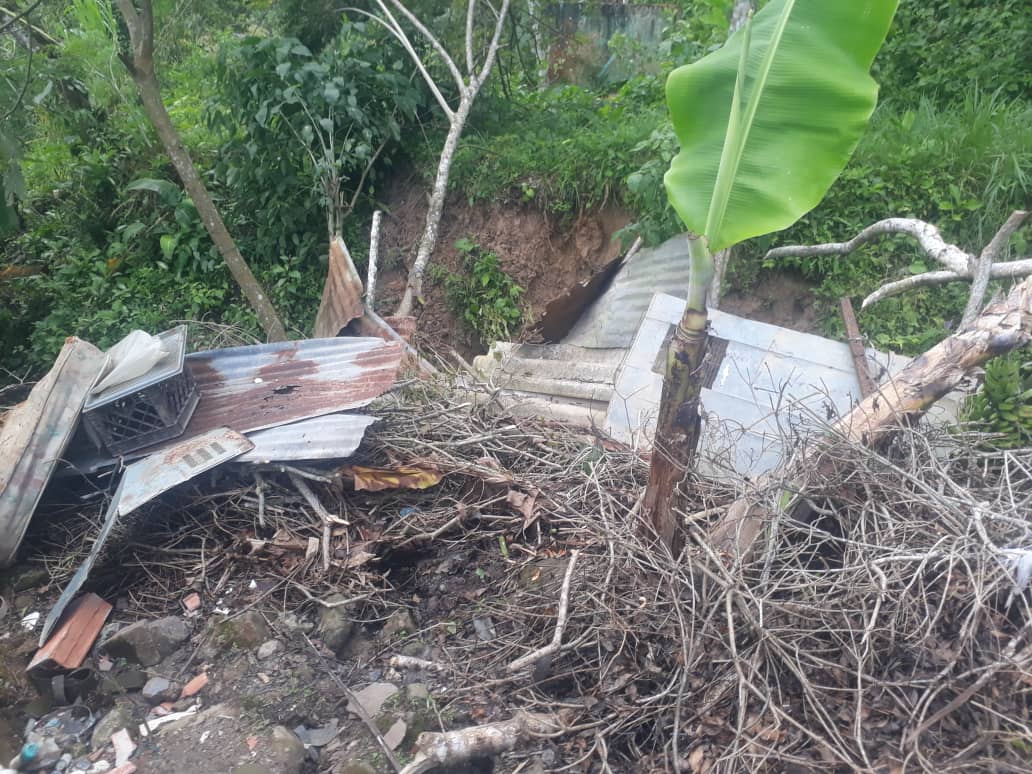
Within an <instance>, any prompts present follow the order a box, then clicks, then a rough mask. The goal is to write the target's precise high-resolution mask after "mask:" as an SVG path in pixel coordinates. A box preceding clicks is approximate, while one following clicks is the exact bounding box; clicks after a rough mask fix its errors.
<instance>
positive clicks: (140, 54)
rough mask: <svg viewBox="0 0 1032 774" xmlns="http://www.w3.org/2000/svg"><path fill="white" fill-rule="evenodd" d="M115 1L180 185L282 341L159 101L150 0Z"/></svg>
mask: <svg viewBox="0 0 1032 774" xmlns="http://www.w3.org/2000/svg"><path fill="white" fill-rule="evenodd" d="M116 5H117V6H118V9H119V11H121V13H122V18H123V19H124V20H125V24H126V27H127V28H128V30H129V41H130V47H131V49H132V51H131V53H125V52H123V53H122V54H121V57H122V61H123V62H124V64H125V66H126V69H127V70H128V71H129V74H130V75H131V76H132V78H133V81H134V82H135V83H136V88H137V90H138V91H139V92H140V100H141V101H142V102H143V109H144V111H145V112H146V113H147V117H148V118H149V119H150V122H151V124H152V125H153V126H154V130H155V131H156V132H157V133H158V138H159V139H160V140H161V144H162V145H163V146H164V147H165V152H166V153H167V154H168V156H169V158H170V159H171V160H172V166H174V167H175V168H176V173H177V174H178V175H179V179H180V180H181V181H182V183H183V188H185V189H186V193H187V194H188V195H189V196H190V198H191V199H193V203H194V205H195V206H196V207H197V213H198V214H199V215H200V216H201V220H202V221H204V227H205V228H206V229H207V230H208V235H209V236H210V237H211V240H212V242H214V243H215V247H216V248H218V251H219V253H221V254H222V259H223V260H224V261H225V262H226V265H227V266H228V267H229V272H230V274H232V275H233V279H235V280H236V282H237V284H238V285H239V286H240V289H241V290H242V291H243V293H244V296H245V297H246V298H247V300H248V301H249V302H250V304H251V308H252V309H254V311H255V314H257V315H258V322H259V323H260V324H261V326H262V328H263V329H264V330H265V334H266V336H268V338H269V340H270V341H283V340H285V339H286V338H287V334H286V331H285V330H284V329H283V323H282V322H281V321H280V318H279V315H278V314H277V313H276V308H275V307H274V306H273V305H272V302H271V301H269V297H268V296H267V295H266V293H265V290H264V289H263V288H262V286H261V284H260V283H259V282H258V280H257V278H256V277H255V276H254V274H253V273H252V272H251V267H250V266H248V265H247V261H245V260H244V257H243V256H242V255H241V254H240V251H239V250H238V249H237V246H236V243H235V242H234V241H233V238H232V237H231V236H230V235H229V231H227V230H226V224H225V223H223V222H222V216H221V215H219V211H218V209H217V208H216V207H215V203H214V202H212V200H211V197H210V196H208V189H207V188H205V187H204V183H203V182H202V181H201V178H200V175H198V174H197V168H196V167H194V163H193V160H192V159H191V158H190V154H189V153H187V151H186V148H185V147H184V146H183V142H182V140H180V139H179V132H177V131H176V128H175V126H173V124H172V119H171V118H169V115H168V111H166V110H165V103H164V102H162V101H161V89H160V88H159V86H158V79H157V76H156V75H155V73H154V11H153V8H152V7H151V1H150V0H139V8H137V4H136V2H134V0H116Z"/></svg>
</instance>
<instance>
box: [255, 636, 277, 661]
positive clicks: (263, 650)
mask: <svg viewBox="0 0 1032 774" xmlns="http://www.w3.org/2000/svg"><path fill="white" fill-rule="evenodd" d="M282 648H283V646H282V645H281V644H280V641H279V640H267V641H266V642H263V643H262V644H261V645H259V646H258V658H260V659H267V658H270V657H271V656H274V655H276V654H277V653H279V652H280V650H281V649H282Z"/></svg>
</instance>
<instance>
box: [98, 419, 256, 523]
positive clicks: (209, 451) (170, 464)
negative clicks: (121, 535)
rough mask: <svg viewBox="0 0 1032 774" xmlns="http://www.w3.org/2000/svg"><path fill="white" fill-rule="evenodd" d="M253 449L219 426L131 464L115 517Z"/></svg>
mask: <svg viewBox="0 0 1032 774" xmlns="http://www.w3.org/2000/svg"><path fill="white" fill-rule="evenodd" d="M253 448H254V444H253V443H252V442H251V441H250V440H248V439H247V438H245V437H244V436H243V435H241V434H240V433H238V432H236V431H235V430H230V429H229V428H228V427H220V428H217V429H215V430H211V431H210V432H207V433H205V434H204V435H201V436H198V437H196V438H191V439H189V440H186V441H177V442H176V444H175V445H174V446H172V447H170V448H168V449H165V450H164V451H162V452H157V453H155V454H151V455H150V456H149V457H145V458H143V459H142V460H140V461H138V462H134V463H133V464H132V465H129V466H127V467H126V469H125V473H124V474H123V475H122V485H123V487H122V497H121V499H120V500H119V503H118V515H119V516H125V515H126V514H127V513H132V512H133V511H135V510H136V509H137V508H139V507H140V506H141V505H143V504H144V503H148V502H150V501H151V500H153V499H154V498H155V497H157V496H158V495H161V494H164V493H165V492H167V491H168V490H170V489H172V488H173V487H175V486H177V485H179V484H182V483H183V482H184V481H189V480H190V479H191V478H193V477H194V476H199V475H200V474H201V473H203V472H204V471H206V470H211V469H212V468H214V467H217V466H218V465H221V464H222V463H223V462H228V461H229V460H232V459H235V458H237V457H239V456H240V455H241V454H244V453H246V452H249V451H251V449H253Z"/></svg>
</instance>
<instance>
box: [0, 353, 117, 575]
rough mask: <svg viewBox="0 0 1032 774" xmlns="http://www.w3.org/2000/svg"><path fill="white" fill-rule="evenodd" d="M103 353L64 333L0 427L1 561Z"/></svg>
mask: <svg viewBox="0 0 1032 774" xmlns="http://www.w3.org/2000/svg"><path fill="white" fill-rule="evenodd" d="M103 365H104V353H103V352H101V351H100V350H99V349H97V348H96V347H94V346H93V345H92V344H90V343H89V342H86V341H82V340H81V339H77V338H74V337H72V338H69V339H68V340H67V341H65V345H64V347H63V348H62V349H61V353H60V354H59V355H58V356H57V360H56V361H55V362H54V366H53V368H51V369H50V372H49V373H47V375H46V376H44V377H43V378H42V379H41V380H40V381H39V382H38V383H37V384H36V386H35V387H33V389H32V392H31V393H30V394H29V397H28V398H27V399H26V400H25V401H24V402H23V403H20V404H18V405H17V406H15V407H14V408H13V409H11V410H10V411H8V412H7V414H5V415H4V418H3V427H2V428H0V567H5V566H7V565H8V564H10V563H11V561H13V559H14V556H15V554H16V553H17V551H18V546H19V545H20V544H21V541H22V537H23V536H24V535H25V528H26V527H27V526H28V525H29V520H30V519H31V518H32V513H33V511H35V510H36V505H37V503H38V502H39V498H40V496H41V495H42V494H43V489H44V488H45V487H46V485H47V482H48V481H49V480H50V476H51V475H52V474H53V472H54V467H55V466H56V465H57V463H58V461H59V460H60V459H61V455H62V454H64V451H65V448H66V447H67V446H68V441H69V440H70V439H71V437H72V433H74V432H75V428H76V426H77V425H78V422H79V411H80V410H81V409H82V405H83V402H84V401H85V400H86V393H87V392H88V391H89V389H90V385H91V384H93V380H94V379H95V378H96V377H97V374H98V373H100V369H101V368H102V367H103Z"/></svg>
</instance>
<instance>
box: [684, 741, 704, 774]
mask: <svg viewBox="0 0 1032 774" xmlns="http://www.w3.org/2000/svg"><path fill="white" fill-rule="evenodd" d="M705 757H706V751H705V750H704V749H703V748H701V747H696V748H695V749H694V750H692V754H691V755H689V756H688V768H689V769H691V770H692V774H699V772H701V771H702V761H703V758H705Z"/></svg>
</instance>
